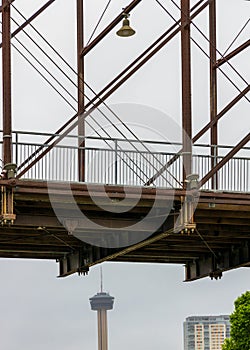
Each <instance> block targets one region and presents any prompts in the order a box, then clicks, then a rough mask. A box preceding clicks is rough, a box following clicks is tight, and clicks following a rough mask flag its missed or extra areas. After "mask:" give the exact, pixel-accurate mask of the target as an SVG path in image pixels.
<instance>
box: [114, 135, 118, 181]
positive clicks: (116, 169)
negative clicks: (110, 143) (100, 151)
mask: <svg viewBox="0 0 250 350" xmlns="http://www.w3.org/2000/svg"><path fill="white" fill-rule="evenodd" d="M114 142H115V185H117V183H118V153H117V152H118V144H117V142H118V141H117V140H114Z"/></svg>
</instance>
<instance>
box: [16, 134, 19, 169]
mask: <svg viewBox="0 0 250 350" xmlns="http://www.w3.org/2000/svg"><path fill="white" fill-rule="evenodd" d="M15 135H16V137H15V142H16V152H15V154H16V159H15V163H16V164H17V165H18V158H19V157H18V142H19V139H18V132H15Z"/></svg>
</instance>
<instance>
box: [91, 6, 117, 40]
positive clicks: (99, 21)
mask: <svg viewBox="0 0 250 350" xmlns="http://www.w3.org/2000/svg"><path fill="white" fill-rule="evenodd" d="M110 3H111V0H109V1H108V3H107V5H106V7H105V9H104V10H103V13H102V14H101V17H100V18H99V20H98V22H97V24H96V26H95V28H94V30H93V32H92V34H91V35H90V38H89V40H88V42H87V44H86V46H88V44H89V43H90V41H91V39H92V38H93V36H94V34H95V32H96V30H97V28H98V26H99V24H100V23H101V20H102V19H103V16H104V15H105V12H106V11H107V9H108V7H109V5H110Z"/></svg>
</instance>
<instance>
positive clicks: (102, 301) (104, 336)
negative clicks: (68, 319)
mask: <svg viewBox="0 0 250 350" xmlns="http://www.w3.org/2000/svg"><path fill="white" fill-rule="evenodd" d="M89 300H90V306H91V310H93V311H97V322H98V350H108V324H107V310H112V309H113V304H114V297H112V296H111V295H109V293H106V292H104V291H103V284H102V278H101V291H100V292H99V293H97V294H95V295H94V296H93V297H92V298H90V299H89Z"/></svg>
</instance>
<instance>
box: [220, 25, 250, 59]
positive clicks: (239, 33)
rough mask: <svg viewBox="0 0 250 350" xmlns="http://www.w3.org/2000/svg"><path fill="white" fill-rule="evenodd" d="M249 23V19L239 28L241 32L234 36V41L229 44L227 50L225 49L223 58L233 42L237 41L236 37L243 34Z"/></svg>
mask: <svg viewBox="0 0 250 350" xmlns="http://www.w3.org/2000/svg"><path fill="white" fill-rule="evenodd" d="M249 22H250V18H249V19H248V20H247V22H246V23H245V24H244V26H243V27H242V28H241V30H240V31H239V33H238V34H237V35H236V37H235V38H234V40H233V41H232V42H231V44H230V45H229V46H228V48H227V49H226V51H225V52H224V53H223V56H225V55H226V53H227V52H228V51H229V49H230V48H231V47H232V46H233V44H234V43H235V41H236V40H237V39H238V37H239V36H240V34H241V33H242V32H243V30H244V29H245V28H246V26H247V25H248V23H249Z"/></svg>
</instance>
